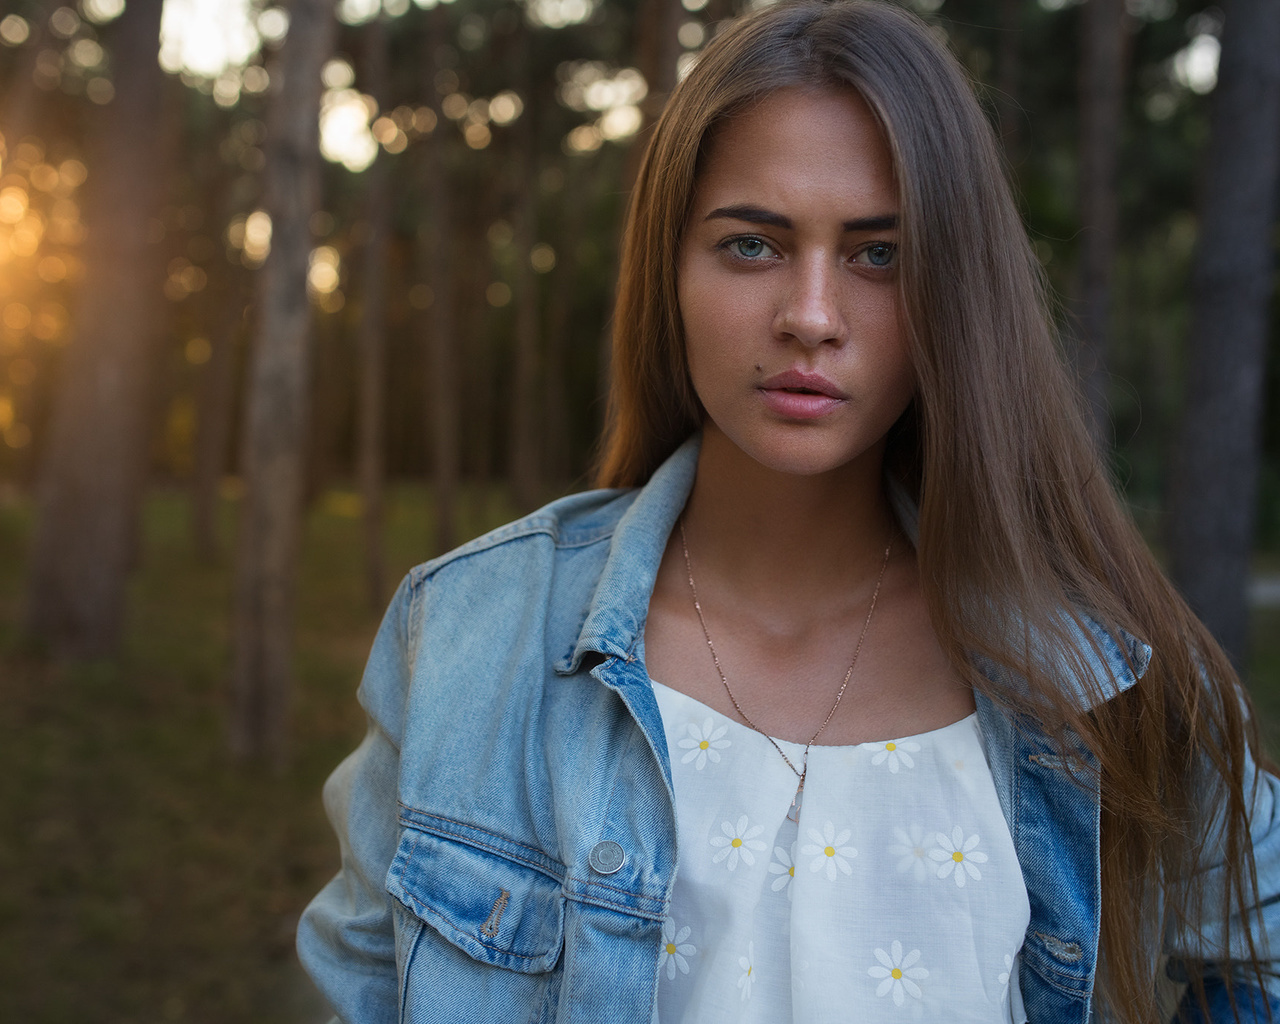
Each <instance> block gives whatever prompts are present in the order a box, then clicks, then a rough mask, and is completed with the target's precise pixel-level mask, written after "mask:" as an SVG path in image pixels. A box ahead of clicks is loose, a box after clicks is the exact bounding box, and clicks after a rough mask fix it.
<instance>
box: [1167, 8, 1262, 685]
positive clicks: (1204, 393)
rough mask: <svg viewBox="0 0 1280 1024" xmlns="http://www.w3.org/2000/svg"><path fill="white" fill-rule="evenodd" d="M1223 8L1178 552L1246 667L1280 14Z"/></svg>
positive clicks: (1206, 616)
mask: <svg viewBox="0 0 1280 1024" xmlns="http://www.w3.org/2000/svg"><path fill="white" fill-rule="evenodd" d="M1223 7H1224V10H1225V13H1226V20H1225V31H1224V35H1223V39H1222V58H1221V63H1220V65H1219V74H1218V86H1217V90H1216V91H1215V93H1214V96H1213V103H1212V107H1211V110H1210V115H1209V143H1208V146H1207V148H1206V151H1205V164H1204V179H1203V182H1202V192H1201V196H1200V230H1199V239H1198V241H1197V243H1196V250H1195V256H1194V258H1193V259H1192V266H1193V267H1194V268H1195V269H1194V271H1193V275H1192V317H1191V338H1190V358H1189V361H1188V364H1189V365H1188V390H1187V399H1186V407H1185V409H1184V411H1183V415H1182V424H1181V429H1180V430H1179V434H1178V444H1177V448H1176V449H1175V452H1174V473H1173V493H1172V515H1171V518H1170V536H1169V540H1170V545H1169V546H1170V553H1171V556H1172V563H1173V576H1174V579H1175V580H1176V581H1177V583H1178V585H1179V586H1180V587H1181V588H1182V591H1183V593H1184V594H1185V595H1186V597H1187V600H1188V601H1189V602H1190V604H1191V607H1192V608H1194V609H1195V611H1196V613H1197V614H1198V615H1199V616H1200V617H1201V618H1202V619H1203V620H1204V622H1205V625H1207V626H1208V627H1209V629H1210V630H1212V631H1213V634H1214V636H1216V637H1217V638H1218V641H1219V642H1220V643H1221V644H1222V646H1223V647H1224V648H1225V649H1226V651H1227V653H1228V654H1229V655H1230V656H1231V658H1232V660H1233V661H1234V662H1235V664H1236V666H1237V667H1243V666H1244V664H1245V657H1246V654H1247V647H1248V629H1249V621H1248V604H1247V588H1248V576H1249V559H1250V553H1251V549H1252V545H1253V533H1254V526H1255V522H1256V517H1257V496H1258V467H1259V462H1260V458H1261V424H1262V386H1263V379H1264V373H1263V371H1264V368H1265V363H1266V350H1267V331H1268V323H1267V319H1268V312H1269V309H1268V307H1269V303H1270V298H1271V293H1272V288H1273V282H1272V268H1273V264H1274V249H1273V243H1272V238H1271V232H1272V230H1273V227H1274V224H1275V219H1276V214H1277V209H1276V190H1277V185H1278V184H1280V132H1278V131H1277V126H1280V60H1277V59H1276V55H1277V54H1280V4H1277V3H1276V2H1275V0H1227V3H1225V4H1224V5H1223Z"/></svg>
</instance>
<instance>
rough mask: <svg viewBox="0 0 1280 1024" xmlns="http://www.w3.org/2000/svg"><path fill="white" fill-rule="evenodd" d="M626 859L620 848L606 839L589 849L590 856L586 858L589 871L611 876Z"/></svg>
mask: <svg viewBox="0 0 1280 1024" xmlns="http://www.w3.org/2000/svg"><path fill="white" fill-rule="evenodd" d="M626 859H627V855H626V854H625V853H623V852H622V847H621V846H619V845H618V844H617V843H615V842H613V841H612V840H609V839H606V840H605V841H604V842H602V843H596V845H595V846H593V847H592V848H591V856H589V857H588V858H587V863H588V864H590V865H591V870H592V871H594V872H596V873H597V874H601V875H612V874H613V873H614V872H616V871H618V870H619V869H621V867H622V863H623V861H625V860H626Z"/></svg>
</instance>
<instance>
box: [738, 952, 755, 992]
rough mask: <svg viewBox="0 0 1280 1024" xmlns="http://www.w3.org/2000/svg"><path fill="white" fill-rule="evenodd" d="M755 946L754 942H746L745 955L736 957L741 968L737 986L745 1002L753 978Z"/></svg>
mask: <svg viewBox="0 0 1280 1024" xmlns="http://www.w3.org/2000/svg"><path fill="white" fill-rule="evenodd" d="M755 959H756V946H755V943H754V942H748V943H747V955H746V956H740V957H738V966H739V967H741V968H742V977H740V978H739V979H738V988H740V989H742V1001H743V1002H744V1003H745V1002H746V1001H747V1000H748V999H750V998H751V983H752V982H753V981H754V980H755V978H754V977H752V974H753V972H754V971H755V966H754V964H755Z"/></svg>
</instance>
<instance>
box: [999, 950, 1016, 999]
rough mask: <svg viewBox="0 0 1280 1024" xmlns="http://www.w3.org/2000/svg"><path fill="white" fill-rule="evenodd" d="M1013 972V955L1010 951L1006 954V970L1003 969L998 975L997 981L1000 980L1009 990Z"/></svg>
mask: <svg viewBox="0 0 1280 1024" xmlns="http://www.w3.org/2000/svg"><path fill="white" fill-rule="evenodd" d="M1012 974H1013V957H1011V956H1010V955H1009V954H1008V953H1006V954H1005V955H1004V970H1003V971H1001V972H1000V974H999V975H998V976H997V978H996V981H998V982H999V983H1000V984H1001V985H1003V986H1004V987H1005V989H1006V990H1007V989H1008V988H1009V977H1010V976H1011V975H1012Z"/></svg>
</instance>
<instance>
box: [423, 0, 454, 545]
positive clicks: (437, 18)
mask: <svg viewBox="0 0 1280 1024" xmlns="http://www.w3.org/2000/svg"><path fill="white" fill-rule="evenodd" d="M427 17H428V18H430V19H431V21H430V26H429V28H428V31H427V59H426V61H424V66H425V68H426V70H427V76H426V77H427V82H426V83H425V84H426V89H427V94H428V95H429V96H431V97H432V109H434V110H435V112H436V118H437V122H436V123H437V125H438V127H437V128H436V130H435V133H434V134H433V135H432V137H431V140H430V142H428V143H427V144H426V145H425V146H424V147H423V149H424V150H425V153H424V162H425V164H426V166H425V168H424V173H423V187H424V189H425V191H426V195H427V222H428V225H429V227H428V231H427V234H426V239H425V245H424V246H423V258H424V260H425V262H426V264H427V280H428V283H429V285H430V288H431V293H432V295H433V296H434V299H433V301H432V303H431V308H430V309H429V310H428V328H427V345H428V349H429V351H428V359H427V365H428V373H429V374H430V377H431V379H430V381H429V382H428V389H427V394H428V395H429V396H430V402H429V404H428V407H427V408H428V410H429V411H428V422H427V433H428V445H427V448H428V451H430V453H431V463H432V470H433V475H434V479H435V503H436V547H437V549H438V550H440V551H447V550H449V549H450V548H452V547H453V546H454V544H456V543H457V539H456V538H457V525H456V519H457V506H458V465H459V461H460V459H459V451H458V438H459V430H458V386H459V380H458V368H457V367H458V358H457V353H456V351H455V349H456V347H457V346H456V339H455V337H454V323H453V302H454V296H453V274H452V272H451V268H450V263H449V259H448V256H447V253H448V252H449V251H450V249H449V247H450V245H451V244H452V241H451V234H450V232H451V220H452V218H451V217H450V215H449V214H450V204H451V202H452V188H451V183H450V180H449V165H448V159H447V157H448V154H447V152H446V151H445V147H446V146H448V145H449V143H448V142H447V141H446V140H447V139H448V138H449V137H450V129H449V126H448V121H447V120H446V118H445V116H444V113H443V111H441V109H440V103H439V93H438V92H437V90H436V87H435V81H434V77H435V71H436V69H437V66H438V65H437V60H436V56H437V54H438V53H439V52H440V50H441V48H443V47H445V46H448V45H449V39H450V36H449V8H448V7H447V6H445V5H444V4H441V5H439V6H437V7H436V8H435V9H434V10H431V11H428V12H427Z"/></svg>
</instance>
